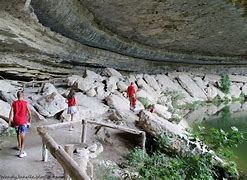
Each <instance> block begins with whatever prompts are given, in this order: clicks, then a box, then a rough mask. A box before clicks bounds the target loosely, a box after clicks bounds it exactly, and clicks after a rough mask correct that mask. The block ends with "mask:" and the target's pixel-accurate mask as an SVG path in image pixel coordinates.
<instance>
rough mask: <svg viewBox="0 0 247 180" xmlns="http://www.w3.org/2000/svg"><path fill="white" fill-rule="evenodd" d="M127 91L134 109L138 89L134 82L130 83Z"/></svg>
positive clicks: (131, 108) (131, 107)
mask: <svg viewBox="0 0 247 180" xmlns="http://www.w3.org/2000/svg"><path fill="white" fill-rule="evenodd" d="M127 93H128V97H129V101H130V110H134V109H135V106H136V90H135V86H134V83H133V82H131V83H130V85H129V87H128V89H127Z"/></svg>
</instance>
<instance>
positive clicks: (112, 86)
mask: <svg viewBox="0 0 247 180" xmlns="http://www.w3.org/2000/svg"><path fill="white" fill-rule="evenodd" d="M118 80H119V79H118V78H117V77H114V76H112V77H110V78H108V79H107V80H106V87H107V92H110V93H113V92H114V91H115V90H117V82H118Z"/></svg>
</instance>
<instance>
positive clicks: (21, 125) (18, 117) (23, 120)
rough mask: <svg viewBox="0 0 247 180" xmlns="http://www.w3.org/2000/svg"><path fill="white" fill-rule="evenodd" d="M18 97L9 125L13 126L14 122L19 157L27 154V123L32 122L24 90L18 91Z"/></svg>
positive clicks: (12, 109)
mask: <svg viewBox="0 0 247 180" xmlns="http://www.w3.org/2000/svg"><path fill="white" fill-rule="evenodd" d="M17 98H18V100H16V101H14V102H13V103H12V106H11V110H10V113H9V127H11V125H12V122H13V125H14V127H15V129H16V134H17V142H18V149H19V151H20V152H19V157H20V158H23V157H25V156H27V153H26V152H25V151H24V142H25V134H26V132H27V125H30V123H31V111H30V109H29V108H28V104H27V101H25V100H24V92H23V91H18V92H17ZM27 119H28V121H27Z"/></svg>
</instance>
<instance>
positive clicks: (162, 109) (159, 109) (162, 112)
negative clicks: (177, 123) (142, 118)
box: [154, 104, 172, 120]
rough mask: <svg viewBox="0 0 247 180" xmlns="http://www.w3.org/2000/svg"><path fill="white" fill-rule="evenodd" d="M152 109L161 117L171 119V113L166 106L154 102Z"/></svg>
mask: <svg viewBox="0 0 247 180" xmlns="http://www.w3.org/2000/svg"><path fill="white" fill-rule="evenodd" d="M154 109H155V112H156V113H157V114H158V115H159V116H161V117H163V118H165V119H168V120H169V119H171V117H172V113H170V112H169V111H168V107H166V106H162V105H160V104H155V105H154Z"/></svg>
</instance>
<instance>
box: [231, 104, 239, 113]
mask: <svg viewBox="0 0 247 180" xmlns="http://www.w3.org/2000/svg"><path fill="white" fill-rule="evenodd" d="M241 108H242V104H241V103H240V102H234V103H231V104H230V105H229V110H230V111H231V112H233V113H234V112H238V111H240V110H241Z"/></svg>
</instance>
